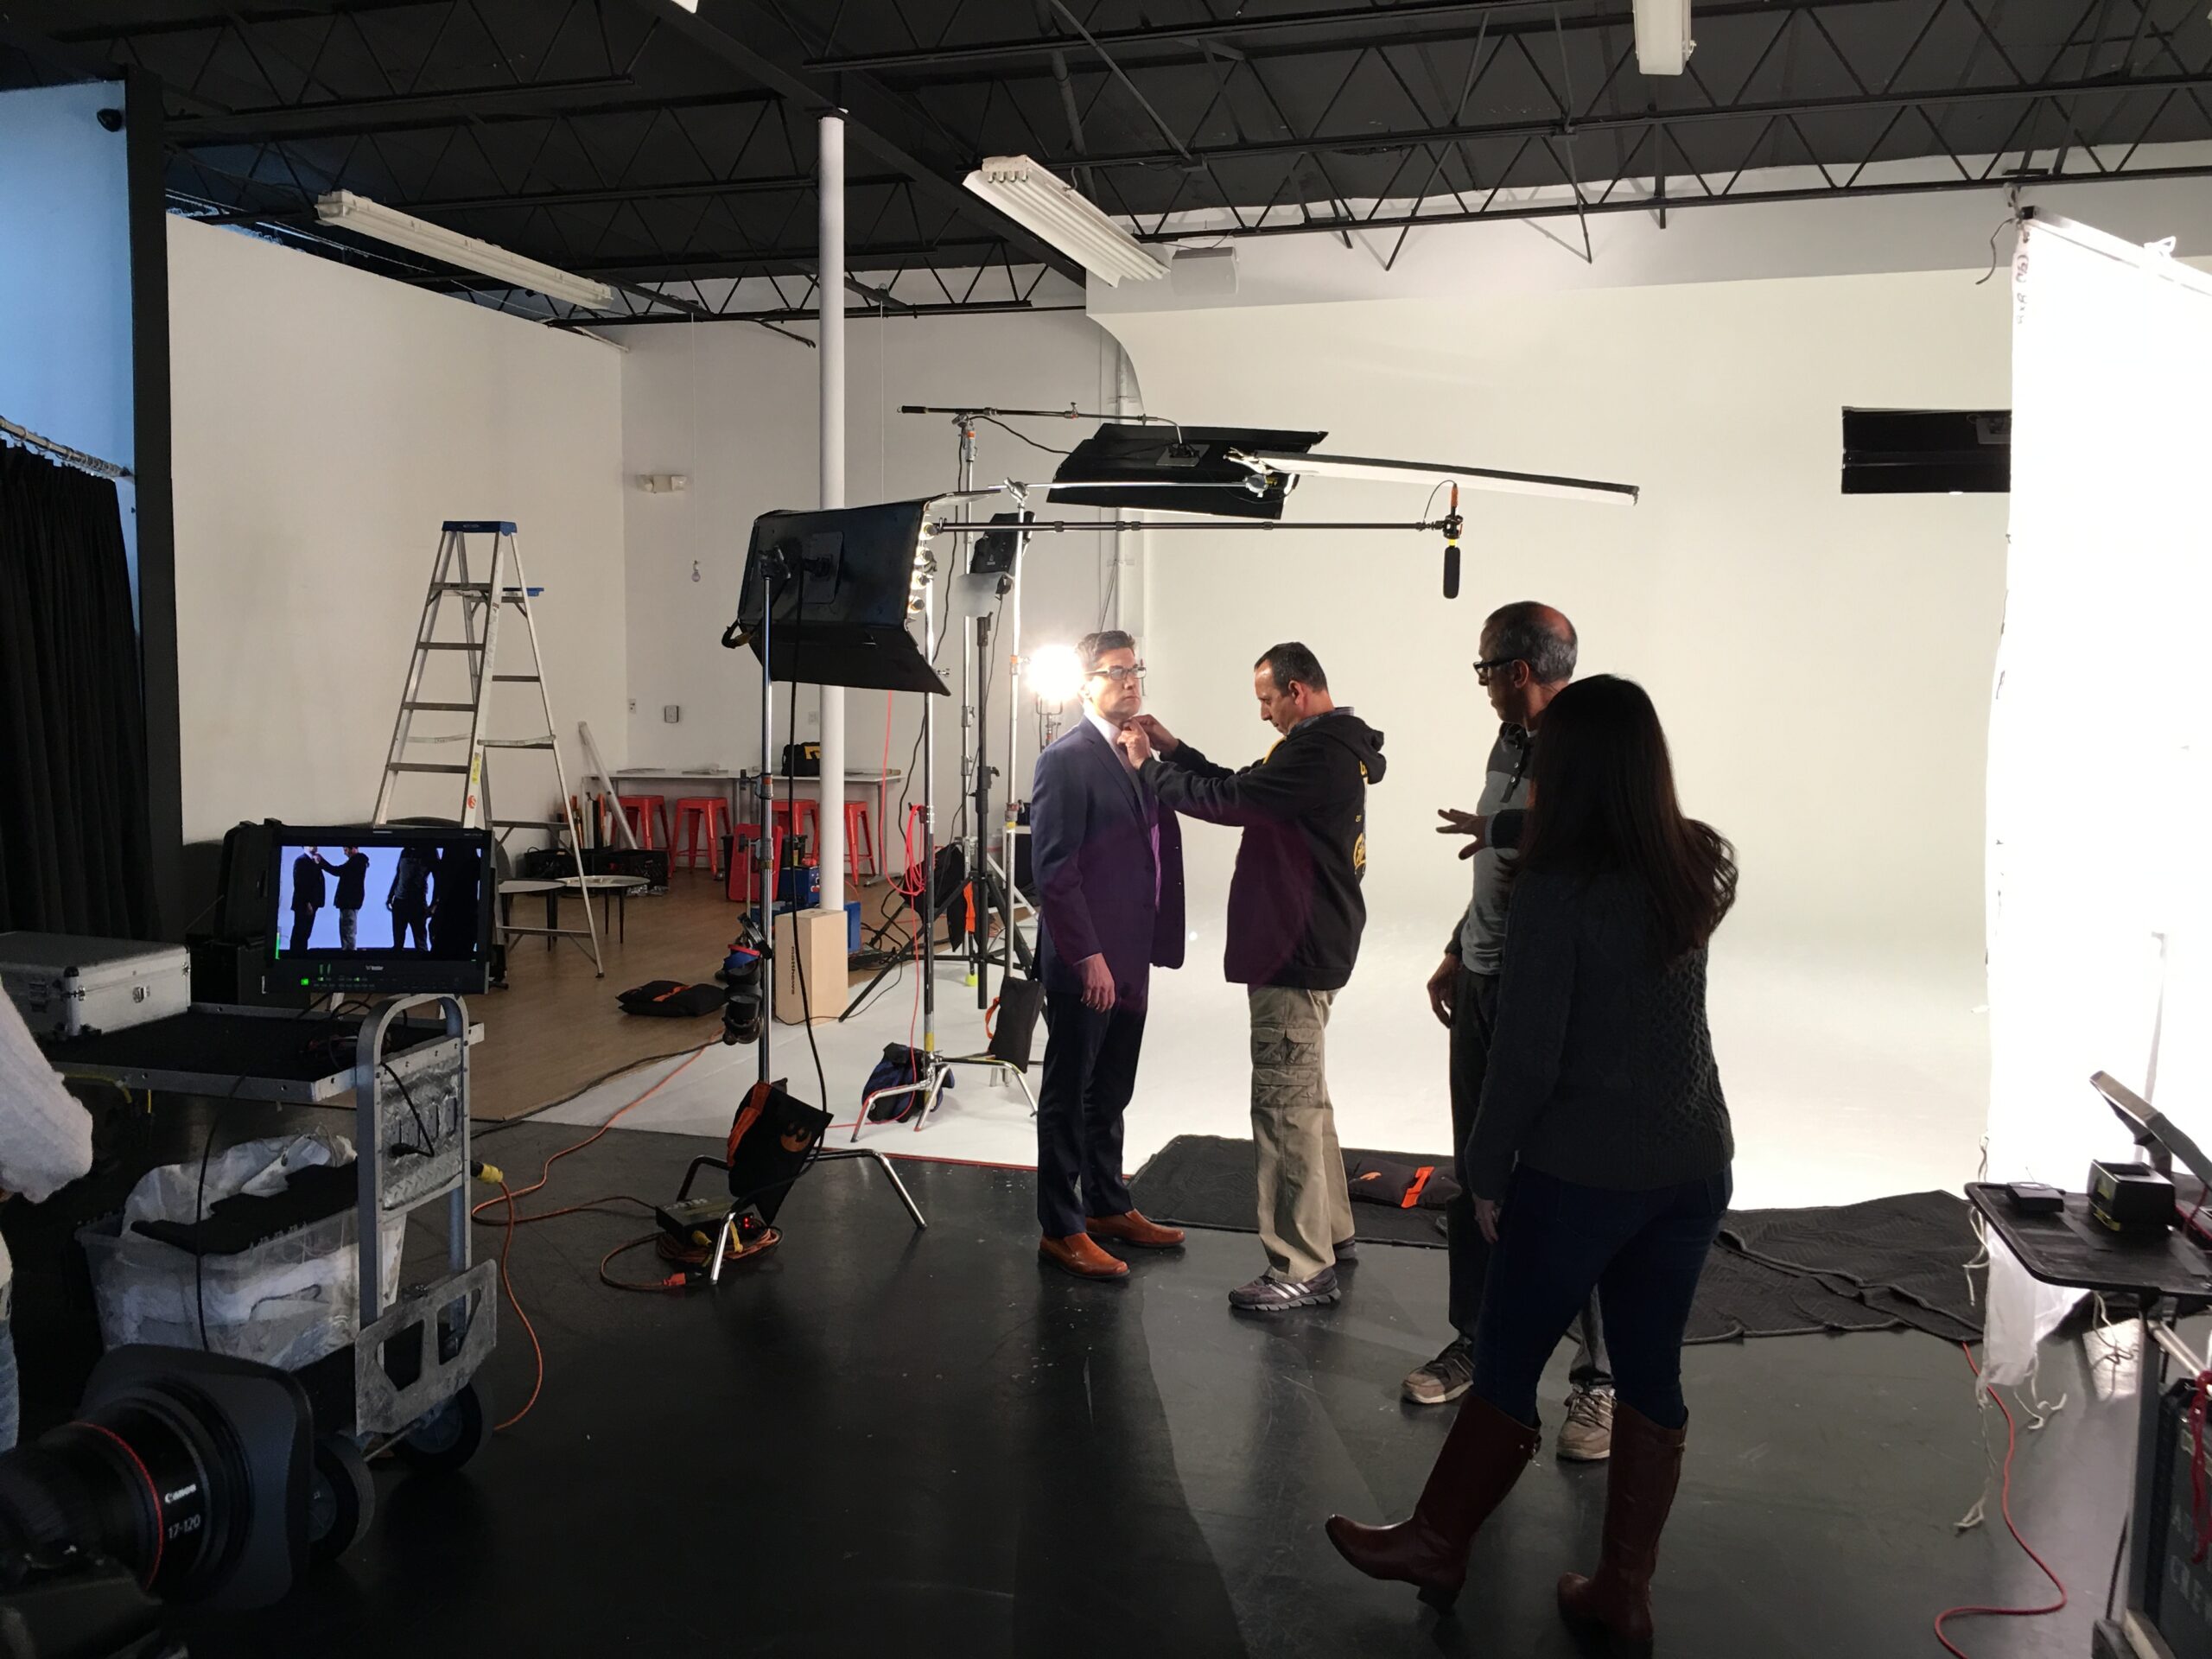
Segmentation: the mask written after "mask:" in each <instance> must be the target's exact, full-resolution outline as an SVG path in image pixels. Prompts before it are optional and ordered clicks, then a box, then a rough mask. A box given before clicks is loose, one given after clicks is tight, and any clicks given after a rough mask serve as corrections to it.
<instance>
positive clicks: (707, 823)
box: [669, 795, 729, 875]
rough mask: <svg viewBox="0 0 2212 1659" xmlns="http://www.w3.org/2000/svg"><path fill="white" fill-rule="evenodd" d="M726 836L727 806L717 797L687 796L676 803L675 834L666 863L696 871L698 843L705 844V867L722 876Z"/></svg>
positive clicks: (670, 843)
mask: <svg viewBox="0 0 2212 1659" xmlns="http://www.w3.org/2000/svg"><path fill="white" fill-rule="evenodd" d="M728 833H729V803H728V801H726V800H724V799H723V798H721V796H719V795H690V796H686V797H685V798H683V799H682V800H679V801H678V802H677V804H676V833H675V835H674V836H671V838H670V840H669V849H670V850H669V862H670V863H671V865H672V864H674V863H675V862H676V861H677V859H679V858H680V859H682V860H683V868H685V869H687V870H696V869H697V868H699V853H700V850H701V849H700V845H699V843H700V842H701V841H702V839H703V840H704V841H705V842H706V848H705V851H706V855H707V868H708V869H709V871H711V872H712V873H713V874H716V875H720V874H721V873H722V837H723V836H726V835H728Z"/></svg>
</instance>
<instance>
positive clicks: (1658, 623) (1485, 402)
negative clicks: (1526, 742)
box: [1105, 209, 2008, 964]
mask: <svg viewBox="0 0 2212 1659" xmlns="http://www.w3.org/2000/svg"><path fill="white" fill-rule="evenodd" d="M1729 211H1730V212H1731V213H1734V212H1737V211H1738V210H1736V209H1731V210H1729ZM1745 211H1748V210H1745ZM1978 274H1979V273H1978V272H1974V273H1967V274H1964V275H1958V274H1951V273H1936V274H1913V275H1901V276H1886V277H1835V278H1827V279H1808V280H1794V281H1765V282H1745V283H1706V284H1701V285H1685V286H1676V287H1643V288H1624V289H1614V290H1611V291H1600V292H1583V293H1569V294H1554V295H1542V294H1530V295H1526V296H1522V297H1520V298H1518V299H1516V300H1515V301H1514V302H1512V303H1511V304H1510V306H1493V305H1491V304H1487V303H1483V302H1473V301H1452V300H1413V301H1404V302H1364V303H1341V304H1334V305H1327V306H1306V307H1297V306H1271V307H1266V308H1231V309H1225V310H1212V311H1208V312H1204V313H1193V312H1184V313H1173V312H1164V311H1160V312H1154V313H1151V314H1148V315H1117V316H1113V317H1110V318H1108V319H1105V320H1106V321H1108V322H1109V326H1110V327H1113V328H1114V330H1115V331H1116V334H1118V335H1119V336H1120V337H1121V338H1122V340H1123V341H1124V342H1125V344H1126V345H1127V346H1128V351H1129V353H1130V355H1131V356H1132V358H1133V359H1135V364H1136V366H1137V370H1138V373H1139V376H1140V378H1141V382H1142V384H1143V386H1144V389H1145V394H1146V397H1147V405H1148V407H1150V408H1151V409H1152V410H1154V411H1155V412H1158V413H1163V414H1169V415H1173V416H1175V417H1176V418H1177V419H1179V420H1185V421H1192V422H1198V421H1211V422H1221V423H1268V424H1274V425H1282V426H1291V427H1299V426H1310V427H1312V428H1318V429H1327V430H1328V432H1329V434H1330V435H1329V438H1328V441H1327V443H1326V445H1325V448H1327V449H1331V450H1335V451H1338V452H1341V453H1349V454H1378V455H1398V456H1408V457H1419V458H1421V459H1427V460H1443V461H1471V462H1475V463H1478V464H1484V465H1491V466H1497V467H1508V468H1514V469H1518V470H1525V471H1531V472H1547V473H1571V474H1580V475H1583V476H1586V477H1593V478H1599V479H1605V480H1616V481H1620V482H1626V483H1632V484H1637V485H1640V486H1643V492H1644V493H1643V502H1642V505H1639V506H1637V507H1635V508H1632V509H1629V510H1618V509H1610V508H1601V507H1597V506H1586V505H1579V504H1573V503H1564V502H1557V501H1548V500H1538V499H1529V498H1519V497H1508V496H1497V495H1470V496H1469V497H1468V498H1467V499H1466V501H1465V508H1466V511H1467V514H1468V526H1469V528H1468V535H1467V540H1466V558H1467V563H1466V572H1467V574H1466V578H1465V587H1464V588H1463V591H1462V594H1461V597H1460V598H1459V600H1457V601H1449V602H1447V601H1445V600H1443V599H1442V598H1441V597H1440V593H1439V571H1440V545H1439V543H1437V542H1436V541H1435V540H1434V539H1433V538H1428V537H1414V536H1412V535H1410V534H1405V533H1399V534H1384V533H1372V532H1370V533H1363V534H1357V535H1344V536H1323V535H1319V534H1313V535H1300V534H1296V533H1287V534H1281V535H1277V536H1274V537H1268V538H1265V539H1262V538H1258V537H1249V538H1247V537H1206V538H1205V539H1204V541H1203V543H1200V542H1199V541H1198V538H1192V539H1191V540H1189V541H1185V542H1178V541H1177V540H1176V539H1175V538H1174V537H1172V536H1169V535H1165V534H1162V535H1159V536H1155V537H1153V538H1152V540H1153V542H1154V552H1153V555H1152V557H1151V559H1150V562H1149V564H1148V569H1147V632H1148V634H1149V639H1148V643H1147V657H1148V658H1149V660H1150V662H1151V664H1152V665H1153V668H1154V683H1153V686H1152V691H1153V694H1154V695H1153V702H1154V708H1155V709H1156V710H1157V712H1159V713H1160V715H1161V716H1162V717H1163V718H1164V719H1165V720H1166V721H1167V722H1168V723H1169V725H1170V726H1171V727H1173V728H1176V729H1177V730H1178V731H1179V732H1184V733H1186V734H1188V735H1189V736H1191V737H1192V739H1193V740H1194V741H1198V743H1199V744H1201V745H1202V746H1203V747H1205V748H1207V749H1208V750H1209V752H1210V753H1212V754H1213V755H1214V756H1215V758H1217V759H1218V760H1224V761H1228V762H1231V763H1237V762H1241V761H1243V760H1249V759H1251V758H1253V757H1254V756H1255V755H1257V754H1258V753H1261V751H1262V747H1263V744H1262V739H1263V738H1264V737H1266V736H1267V735H1268V734H1265V733H1263V732H1262V730H1261V729H1260V728H1259V726H1258V724H1257V720H1256V713H1255V705H1254V703H1253V701H1252V697H1251V690H1250V673H1249V664H1250V663H1251V661H1252V659H1253V658H1255V656H1256V655H1257V654H1258V653H1259V652H1260V651H1261V650H1262V648H1264V647H1265V646H1266V645H1268V644H1269V643H1270V642H1272V641H1274V640H1275V639H1282V638H1286V637H1297V638H1300V639H1304V640H1305V641H1306V643H1307V644H1308V645H1312V646H1313V648H1314V650H1315V651H1316V652H1318V653H1319V656H1320V658H1321V660H1322V663H1323V664H1324V665H1325V667H1326V668H1327V670H1328V671H1329V674H1330V677H1331V681H1332V687H1333V689H1334V690H1335V691H1336V693H1337V695H1338V697H1339V698H1340V699H1342V700H1344V701H1349V702H1352V703H1353V704H1355V705H1356V706H1357V708H1358V709H1359V710H1360V712H1361V713H1362V714H1363V715H1365V716H1366V717H1367V718H1368V719H1369V720H1370V721H1372V722H1373V723H1374V724H1375V725H1376V726H1378V727H1380V728H1382V729H1383V731H1384V732H1385V733H1386V734H1388V737H1389V742H1388V746H1387V749H1386V753H1387V754H1388V756H1389V760H1390V761H1391V763H1392V769H1391V772H1390V774H1389V779H1388V781H1387V782H1385V783H1384V784H1383V785H1381V786H1380V788H1379V789H1378V790H1377V791H1376V796H1377V798H1376V803H1375V806H1374V810H1373V812H1372V828H1371V830H1370V838H1369V841H1370V860H1369V867H1368V891H1369V895H1370V906H1371V907H1372V908H1373V910H1374V911H1375V912H1376V914H1377V915H1378V916H1379V917H1383V918H1401V919H1404V920H1407V921H1408V922H1409V923H1414V924H1416V925H1418V924H1419V923H1421V922H1426V923H1427V924H1428V925H1433V928H1434V931H1435V932H1436V934H1437V937H1438V938H1439V940H1440V941H1441V939H1442V938H1443V937H1444V934H1445V931H1446V928H1447V927H1448V925H1449V919H1450V917H1451V915H1452V913H1454V912H1456V909H1457V907H1458V906H1459V904H1461V903H1462V902H1464V900H1463V898H1462V895H1463V894H1464V892H1465V874H1464V871H1465V867H1464V866H1463V865H1461V864H1459V863H1458V862H1456V861H1455V860H1454V858H1453V856H1452V849H1451V847H1450V845H1449V844H1448V843H1446V842H1444V841H1442V840H1441V839H1440V838H1439V837H1438V836H1434V835H1433V834H1432V833H1431V826H1432V825H1433V823H1434V822H1435V817H1434V809H1436V808H1438V807H1440V806H1446V805H1459V806H1471V804H1473V800H1474V797H1475V794H1476V791H1477V789H1478V782H1479V779H1478V774H1479V772H1480V768H1481V762H1482V759H1483V756H1484V752H1485V750H1486V748H1487V747H1488V744H1489V741H1490V740H1491V734H1492V733H1493V731H1494V729H1495V727H1494V717H1492V716H1491V715H1489V714H1488V710H1487V705H1486V704H1485V703H1484V702H1483V700H1482V696H1481V693H1480V692H1479V691H1478V690H1477V688H1476V685H1475V683H1474V677H1473V674H1472V673H1471V671H1470V667H1469V664H1471V662H1472V660H1473V659H1474V658H1475V656H1476V655H1477V650H1476V646H1477V636H1478V630H1479V628H1480V625H1481V622H1482V619H1483V617H1484V614H1485V613H1486V612H1488V611H1489V610H1490V609H1491V608H1493V607H1495V606H1496V605H1497V604H1499V603H1501V602H1503V601H1509V600H1516V599H1523V598H1537V599H1542V600H1546V601H1550V602H1552V603H1554V604H1556V605H1559V606H1560V607H1562V608H1564V609H1565V610H1566V611H1567V613H1569V615H1571V616H1572V617H1573V619H1574V620H1575V622H1576V624H1577V626H1578V627H1579V629H1580V632H1581V638H1582V663H1583V666H1584V671H1586V672H1595V671H1612V672H1618V673H1623V674H1627V675H1631V676H1634V677H1637V678H1638V679H1640V680H1642V681H1643V683H1645V684H1646V685H1647V686H1648V687H1649V690H1650V691H1651V692H1652V695H1653V696H1654V697H1655V698H1656V701H1657V702H1658V704H1659V709H1660V712H1661V714H1662V717H1663V718H1664V719H1665V720H1666V721H1667V725H1668V728H1669V734H1670V737H1671V739H1672V741H1673V743H1674V746H1675V759H1676V764H1677V767H1678V770H1679V772H1680V777H1681V788H1682V793H1683V797H1684V800H1685V803H1686V805H1687V806H1688V810H1691V811H1693V812H1694V813H1697V814H1699V815H1700V816H1703V817H1707V818H1709V819H1711V820H1712V821H1713V823H1716V824H1718V825H1719V827H1720V828H1721V829H1723V830H1724V831H1726V833H1727V834H1729V835H1731V836H1733V837H1734V838H1735V839H1736V841H1737V842H1738V848H1739V850H1740V854H1741V858H1742V863H1743V867H1744V884H1743V901H1742V906H1741V909H1740V912H1739V919H1738V921H1737V922H1736V923H1735V924H1734V925H1733V928H1732V935H1733V937H1734V938H1737V939H1738V940H1739V941H1742V942H1746V943H1748V942H1751V940H1753V939H1758V940H1761V941H1764V943H1766V944H1770V945H1771V946H1772V947H1774V948H1776V949H1778V950H1783V951H1785V952H1792V953H1804V954H1817V953H1824V952H1827V951H1829V950H1835V949H1837V948H1856V947H1864V946H1870V945H1879V946H1881V947H1884V948H1886V949H1888V950H1897V949H1900V948H1909V949H1922V948H1924V949H1926V950H1929V951H1932V952H1935V953H1937V954H1940V955H1942V956H1944V957H1947V958H1948V959H1949V960H1950V961H1951V962H1952V963H1954V964H1956V963H1968V964H1970V963H1973V962H1974V961H1976V960H1978V957H1979V952H1980V939H1981V857H1982V843H1981V823H1982V791H1983V760H1984V754H1985V751H1986V728H1987V723H1988V706H1989V688H1990V673H1991V664H1992V661H1993V652H1994V647H1995V643H1996V639H1997V632H1998V626H1999V617H2000V612H2001V602H2002V597H2003V572H2004V557H2005V498H2004V497H2002V496H1979V497H1961V498H1956V499H1953V498H1948V497H1860V498H1849V499H1847V498H1845V497H1843V496H1842V495H1841V494H1840V492H1839V485H1838V476H1839V472H1840V444H1841V437H1840V414H1839V411H1840V409H1841V408H1842V407H1843V406H1844V405H1845V404H1855V405H1866V406H1873V407H1885V406H1886V407H1908V408H1910V407H1963V408H2002V407H2005V405H2006V404H2007V401H2008V398H2007V355H2006V348H2007V336H2006V310H2005V302H2006V296H2007V290H2006V287H2005V283H2004V282H2003V281H2002V279H2001V277H2000V279H1999V281H1997V282H1994V283H1988V284H1986V285H1984V286H1980V287H1976V286H1975V285H1974V276H1975V275H1978ZM1423 493H1424V492H1422V491H1421V490H1414V491H1413V492H1412V493H1408V492H1407V491H1404V490H1401V489H1394V488H1391V487H1389V486H1361V485H1354V484H1349V483H1341V482H1340V483H1336V484H1333V485H1322V484H1319V483H1317V484H1310V485H1307V486H1305V487H1304V488H1302V489H1300V492H1299V493H1298V494H1297V496H1296V497H1294V500H1293V504H1292V507H1291V513H1290V516H1292V517H1294V518H1297V517H1303V518H1317V519H1324V518H1390V517H1395V516H1400V515H1402V516H1405V517H1408V518H1411V517H1415V516H1419V510H1420V509H1421V505H1422V502H1421V495H1422V494H1423ZM1191 840H1192V849H1193V855H1194V861H1196V863H1197V866H1198V870H1199V871H1200V872H1201V875H1202V879H1214V880H1217V879H1218V877H1219V874H1220V872H1221V871H1222V870H1223V869H1224V868H1225V865H1226V861H1227V859H1228V856H1229V854H1230V847H1229V844H1228V842H1229V840H1230V838H1229V837H1226V836H1193V837H1192V838H1191Z"/></svg>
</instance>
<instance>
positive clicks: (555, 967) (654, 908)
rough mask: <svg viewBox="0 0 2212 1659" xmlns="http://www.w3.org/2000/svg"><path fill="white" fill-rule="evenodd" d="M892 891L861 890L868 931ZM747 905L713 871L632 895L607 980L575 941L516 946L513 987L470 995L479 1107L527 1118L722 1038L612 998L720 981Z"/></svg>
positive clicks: (478, 1111) (486, 1113)
mask: <svg viewBox="0 0 2212 1659" xmlns="http://www.w3.org/2000/svg"><path fill="white" fill-rule="evenodd" d="M854 896H855V897H857V898H858V899H860V900H861V925H862V927H863V929H864V930H872V929H873V928H874V926H875V925H876V923H877V922H878V921H879V920H880V919H881V918H882V916H883V913H884V912H885V910H886V909H887V907H888V906H890V904H891V900H892V896H893V887H892V886H891V884H890V883H888V882H886V881H870V882H868V883H867V884H866V885H864V886H863V887H861V889H860V890H859V892H858V893H855V895H854ZM739 913H740V912H739V911H738V908H737V906H734V905H733V904H731V903H729V902H728V899H725V898H723V896H722V884H721V882H720V881H719V880H716V879H715V878H714V877H711V876H709V875H708V874H706V872H704V871H703V870H702V871H699V872H696V873H691V872H687V871H683V870H677V871H676V872H674V873H673V875H672V877H671V887H670V890H669V891H668V892H667V893H664V894H656V895H653V896H652V897H639V898H635V899H631V900H630V918H629V927H628V934H629V937H628V938H627V940H626V941H618V940H616V939H615V938H613V937H612V936H611V935H604V934H603V935H602V936H601V941H600V948H601V951H602V952H603V953H604V955H605V957H606V962H607V976H606V977H605V978H604V979H601V978H595V977H594V976H593V973H592V965H591V958H590V957H588V956H587V955H586V954H585V953H584V952H583V950H581V949H579V948H578V944H576V943H572V942H570V941H569V940H566V939H561V940H556V941H555V942H554V944H555V948H554V949H553V950H547V949H546V948H545V943H544V941H543V940H540V939H532V938H523V939H518V940H517V941H516V942H515V944H513V946H512V948H511V949H510V950H509V951H508V953H507V986H508V988H507V989H505V990H504V991H493V992H492V993H491V994H490V995H486V996H481V997H475V998H472V999H471V1000H470V1003H469V1008H470V1013H471V1014H472V1016H473V1017H474V1018H475V1019H477V1020H480V1021H481V1022H482V1024H483V1027H484V1040H483V1042H482V1043H481V1044H480V1045H478V1046H477V1047H476V1048H475V1049H474V1051H473V1052H472V1053H471V1054H470V1057H469V1088H470V1092H471V1094H473V1095H474V1097H475V1105H474V1115H475V1116H478V1117H484V1118H512V1117H521V1116H526V1115H527V1114H529V1113H531V1112H534V1111H536V1110H537V1109H539V1108H541V1107H544V1106H550V1105H551V1104H553V1103H555V1102H556V1101H560V1100H564V1099H566V1098H567V1097H568V1096H570V1095H573V1094H575V1093H576V1092H578V1091H579V1090H582V1089H584V1088H585V1087H587V1086H588V1085H589V1084H593V1083H595V1082H597V1081H598V1080H599V1079H600V1078H601V1077H607V1076H609V1075H610V1074H612V1073H613V1072H616V1071H622V1070H625V1069H626V1068H627V1067H630V1066H632V1065H637V1064H639V1062H640V1061H644V1060H648V1059H651V1058H654V1057H655V1056H657V1055H663V1054H670V1053H683V1052H688V1051H690V1050H691V1049H694V1048H696V1047H697V1046H700V1045H701V1044H702V1043H709V1042H713V1041H715V1039H717V1038H718V1037H719V1036H720V1035H721V1024H720V1022H719V1020H717V1019H716V1018H715V1016H713V1015H708V1016H705V1017H702V1018H700V1019H696V1020H656V1019H650V1018H645V1017H642V1016H640V1015H637V1014H625V1013H623V1012H622V1010H621V1009H620V1007H618V1006H617V1005H616V1003H615V1001H614V999H615V997H616V996H617V995H619V994H620V993H621V992H623V991H626V990H628V989H629V988H631V987H632V986H633V985H642V984H644V983H645V982H646V981H648V980H654V979H673V980H680V981H683V982H685V983H696V982H711V981H713V979H714V977H715V971H716V970H717V969H720V968H721V965H722V957H723V956H724V955H725V954H726V953H727V952H728V948H729V942H730V938H731V936H732V934H733V933H734V931H735V930H736V926H737V920H738V916H739ZM515 920H516V921H517V922H518V923H524V924H533V925H534V924H536V923H537V922H539V921H540V920H541V918H540V917H539V915H538V914H537V901H535V900H526V901H525V900H518V901H517V903H516V906H515ZM582 922H583V918H582V914H581V912H578V911H577V910H576V909H575V906H573V904H571V905H564V906H562V910H561V925H563V927H580V926H582ZM940 937H941V936H940ZM894 938H896V936H894ZM873 971H874V970H873V969H868V970H866V971H861V970H855V974H854V976H853V981H854V982H855V984H860V983H864V982H866V981H867V979H868V975H869V974H870V973H872V972H873Z"/></svg>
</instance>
